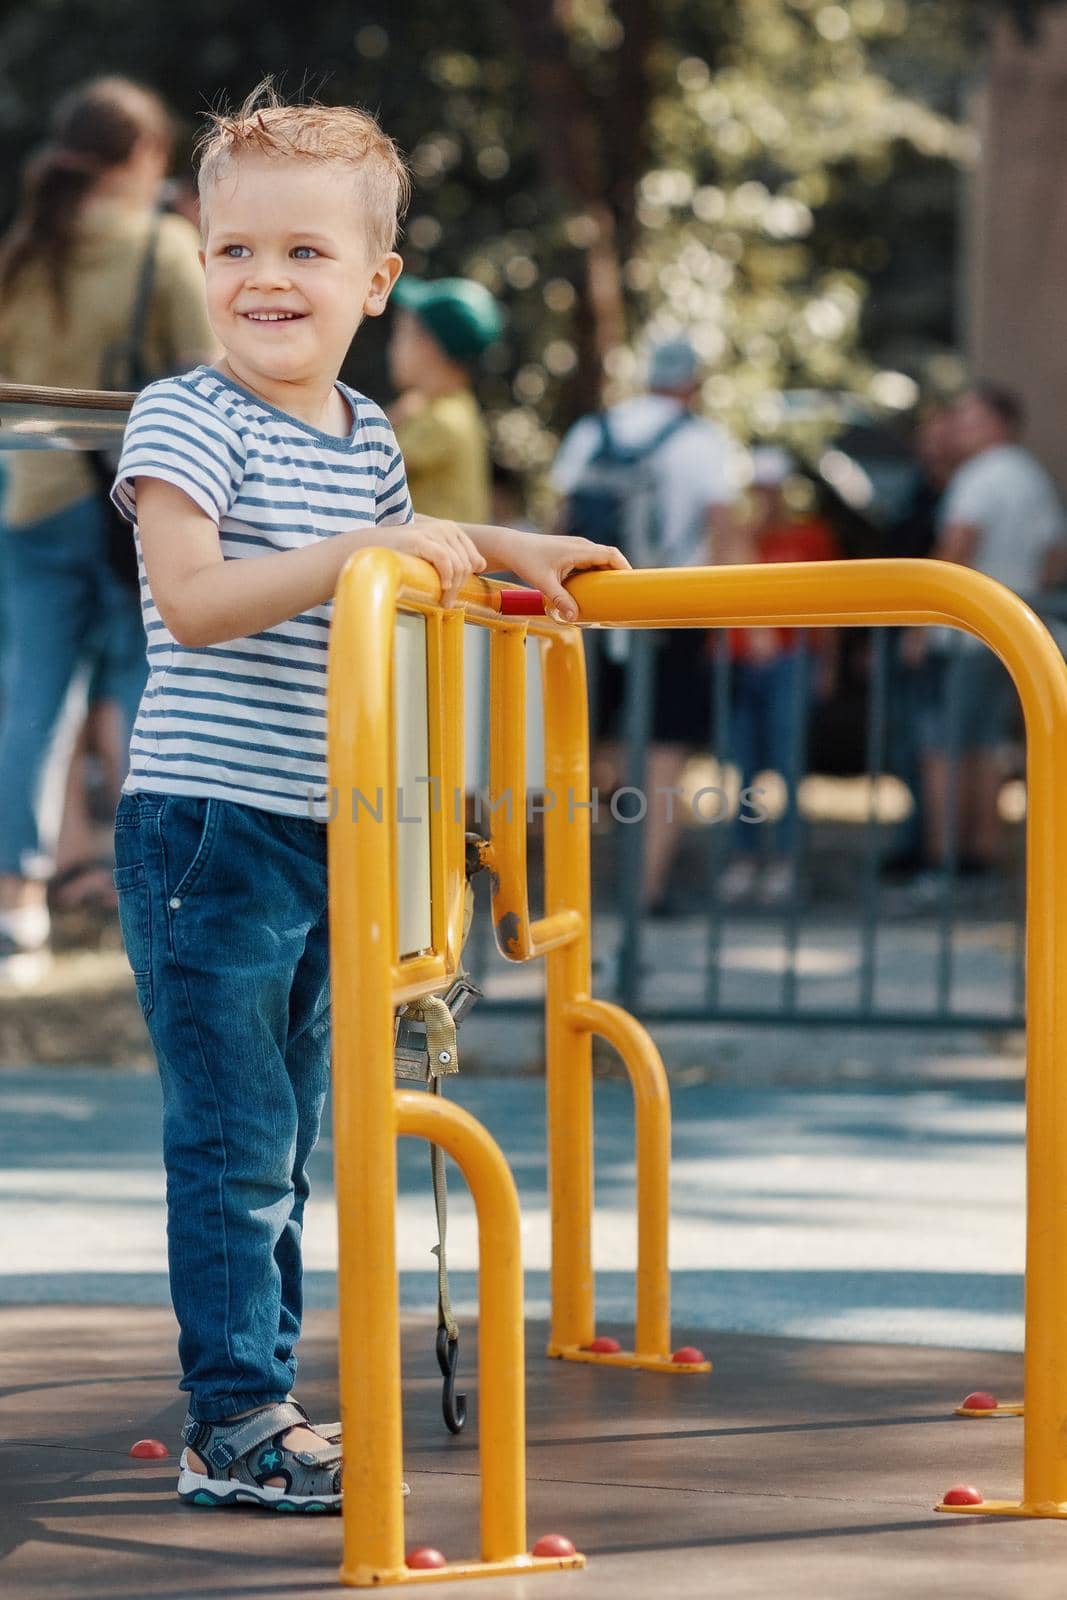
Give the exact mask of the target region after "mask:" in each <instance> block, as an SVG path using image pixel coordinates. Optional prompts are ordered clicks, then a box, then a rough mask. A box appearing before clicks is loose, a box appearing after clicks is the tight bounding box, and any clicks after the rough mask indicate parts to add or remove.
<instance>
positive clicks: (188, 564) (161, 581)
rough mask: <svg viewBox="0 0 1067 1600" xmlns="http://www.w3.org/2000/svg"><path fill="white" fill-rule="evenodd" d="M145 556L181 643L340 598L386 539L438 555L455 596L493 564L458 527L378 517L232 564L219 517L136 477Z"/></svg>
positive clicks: (162, 610) (171, 489)
mask: <svg viewBox="0 0 1067 1600" xmlns="http://www.w3.org/2000/svg"><path fill="white" fill-rule="evenodd" d="M136 491H137V526H138V531H139V533H140V536H141V553H142V555H143V557H144V564H145V570H146V572H147V574H148V582H149V586H150V588H151V590H152V598H153V600H154V601H155V604H156V608H157V610H158V611H159V614H160V616H161V617H162V618H163V621H164V623H165V624H166V626H167V628H168V629H169V630H170V632H171V633H172V634H173V635H174V637H175V639H177V641H178V643H179V644H183V645H187V646H189V647H190V648H194V649H195V648H199V647H201V646H204V645H209V644H219V643H221V642H222V640H224V639H241V638H248V637H249V636H250V635H251V634H254V633H262V632H263V631H264V630H265V629H267V628H272V627H275V626H276V625H277V624H278V623H279V622H285V621H287V620H288V619H289V618H290V617H297V616H299V615H300V614H301V612H303V611H309V610H311V609H312V607H314V606H318V605H322V604H324V603H325V602H326V601H327V600H330V599H331V598H332V597H333V593H334V590H335V589H336V587H337V580H338V578H339V577H340V576H341V570H342V568H343V567H344V565H345V562H346V561H347V560H348V558H349V556H351V555H352V554H353V553H354V552H355V551H356V550H362V549H366V548H368V547H371V546H382V545H386V546H389V547H391V548H393V549H396V550H401V551H402V552H403V553H404V554H405V555H414V556H421V557H422V558H423V559H424V560H426V561H429V562H430V563H431V564H432V565H433V566H434V567H435V568H436V570H437V572H438V574H439V575H440V578H441V584H442V588H443V589H444V590H445V591H446V592H450V593H452V594H454V592H455V590H456V589H458V587H459V585H460V584H461V583H462V582H463V580H464V578H466V577H467V576H468V574H469V573H471V572H482V571H484V570H485V561H484V560H483V558H482V556H481V555H480V554H479V552H478V550H477V549H476V547H475V545H474V544H473V542H472V541H471V540H470V539H469V538H468V537H467V535H466V534H465V533H464V532H463V530H462V529H461V528H459V527H458V526H457V524H455V523H452V522H442V521H438V520H437V519H436V518H431V517H416V518H415V519H414V521H413V522H408V523H404V524H402V525H397V526H382V525H377V524H374V523H370V524H368V525H367V526H366V527H358V528H350V529H348V530H347V531H346V532H344V533H337V534H334V535H333V536H332V537H331V538H329V539H320V540H317V541H316V543H314V544H311V545H307V546H305V548H304V549H302V550H279V551H276V552H275V553H273V554H272V555H266V556H258V557H253V558H249V559H247V560H241V561H227V560H225V559H224V557H223V554H222V548H221V546H220V544H219V529H218V524H217V522H215V521H214V519H213V518H211V517H209V516H208V515H207V514H206V512H204V511H202V510H201V509H200V507H199V506H197V505H196V504H195V503H194V502H193V501H192V500H191V499H190V498H189V496H188V495H187V494H185V493H184V492H183V491H182V490H181V489H178V488H176V487H175V486H174V485H173V484H170V483H166V482H164V480H163V479H161V478H151V477H140V476H138V477H137V478H136Z"/></svg>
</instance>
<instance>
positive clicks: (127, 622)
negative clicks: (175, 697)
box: [0, 498, 148, 877]
mask: <svg viewBox="0 0 1067 1600" xmlns="http://www.w3.org/2000/svg"><path fill="white" fill-rule="evenodd" d="M131 537H132V534H131ZM0 553H2V556H3V579H2V583H0V590H2V603H3V607H4V624H3V629H2V633H3V639H4V652H3V686H2V690H0V873H14V874H18V875H20V876H24V877H47V876H48V874H49V873H50V871H51V868H52V862H51V850H52V848H53V847H54V843H55V836H56V835H57V834H58V831H59V820H60V819H59V816H58V815H48V814H46V813H50V812H51V813H54V812H56V811H57V810H58V811H59V812H61V811H62V795H63V786H62V784H61V783H60V784H59V785H58V790H57V791H56V792H51V793H50V792H47V791H46V781H45V780H46V778H48V777H49V776H50V772H49V757H50V755H51V754H52V753H53V749H54V746H55V742H56V735H57V732H58V731H59V730H60V728H61V721H62V712H63V708H64V702H65V701H66V697H67V691H68V689H69V688H70V685H71V683H72V681H73V680H74V678H75V677H76V675H77V673H78V671H79V668H81V667H82V666H95V668H96V673H97V680H98V690H97V692H98V694H100V693H101V692H106V693H107V694H108V695H110V696H113V697H114V698H115V699H117V700H118V701H119V702H120V704H121V705H122V707H123V710H124V713H125V718H126V730H127V740H126V743H127V745H128V744H129V733H130V732H131V731H132V729H133V721H134V718H135V716H136V715H137V706H138V704H139V702H140V699H141V694H142V691H143V690H144V686H145V682H146V680H147V677H148V659H147V655H146V652H145V635H144V626H143V624H142V621H141V603H140V599H139V597H138V596H137V594H136V593H134V592H133V591H132V590H131V589H128V588H126V587H125V586H124V585H123V584H121V583H120V582H119V580H118V579H117V578H116V577H115V575H114V573H113V572H112V571H111V568H110V566H109V565H108V561H107V553H106V525H105V521H104V514H103V509H102V507H101V506H100V503H99V501H97V500H96V499H95V498H94V499H87V500H81V501H79V502H78V504H77V505H74V506H71V507H69V508H68V509H67V510H66V511H60V512H57V513H56V515H55V516H54V517H46V518H44V519H43V520H42V521H41V522H34V523H31V524H30V525H29V526H27V527H25V528H17V529H6V530H5V531H4V533H3V535H2V537H0ZM101 680H102V681H101ZM63 777H64V779H65V773H64V774H63Z"/></svg>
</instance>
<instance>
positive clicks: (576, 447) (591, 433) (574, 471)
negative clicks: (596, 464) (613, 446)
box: [549, 417, 599, 494]
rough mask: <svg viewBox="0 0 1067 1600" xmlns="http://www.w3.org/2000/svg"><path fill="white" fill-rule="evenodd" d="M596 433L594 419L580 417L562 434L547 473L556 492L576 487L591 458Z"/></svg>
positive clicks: (597, 431)
mask: <svg viewBox="0 0 1067 1600" xmlns="http://www.w3.org/2000/svg"><path fill="white" fill-rule="evenodd" d="M598 433H599V430H598V427H597V423H596V421H595V419H594V418H592V417H582V418H580V419H579V421H577V422H576V423H575V424H574V426H573V428H570V429H569V430H568V432H567V433H566V434H565V435H564V437H563V443H562V444H561V445H560V447H559V453H558V454H557V456H556V459H555V461H553V463H552V470H551V472H550V473H549V482H550V483H551V485H552V487H553V489H555V491H556V493H557V494H570V493H571V492H572V491H573V490H574V489H575V488H577V486H578V483H579V482H580V480H581V476H582V473H583V472H584V471H585V469H586V467H587V466H588V465H589V463H590V461H591V460H592V459H593V454H594V452H595V450H596V444H597V438H598Z"/></svg>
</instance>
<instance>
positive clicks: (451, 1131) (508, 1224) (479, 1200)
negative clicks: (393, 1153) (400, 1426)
mask: <svg viewBox="0 0 1067 1600" xmlns="http://www.w3.org/2000/svg"><path fill="white" fill-rule="evenodd" d="M396 1117H397V1129H398V1131H399V1132H400V1133H403V1134H414V1135H416V1136H418V1137H420V1138H423V1139H429V1140H430V1141H431V1142H432V1143H434V1144H439V1145H440V1146H441V1148H442V1149H444V1150H447V1151H448V1153H449V1155H450V1156H452V1157H453V1158H454V1159H455V1160H456V1161H457V1162H458V1163H459V1165H460V1167H461V1169H462V1171H463V1175H464V1177H465V1178H466V1180H467V1182H468V1184H469V1185H470V1190H471V1193H472V1195H473V1196H474V1204H475V1207H476V1209H477V1213H478V1449H479V1454H480V1459H481V1469H482V1560H483V1561H505V1560H509V1559H510V1558H511V1557H513V1556H517V1555H523V1554H525V1551H526V1462H525V1449H526V1395H525V1373H524V1368H523V1363H524V1348H525V1341H524V1335H523V1303H522V1258H521V1247H520V1242H519V1196H518V1192H517V1191H516V1188H515V1180H514V1178H513V1177H512V1175H511V1172H510V1170H509V1168H508V1164H507V1162H506V1161H505V1160H504V1157H503V1156H502V1155H501V1153H500V1150H499V1147H498V1146H497V1145H496V1144H495V1143H494V1141H493V1140H492V1139H491V1138H490V1136H489V1134H488V1133H487V1132H486V1130H485V1129H484V1128H483V1127H482V1125H481V1123H480V1122H477V1121H475V1119H474V1118H473V1117H472V1116H471V1115H470V1113H469V1112H467V1111H463V1110H461V1109H460V1107H459V1106H457V1105H455V1104H453V1103H452V1102H450V1101H447V1100H441V1099H439V1098H438V1097H437V1096H435V1095H429V1094H425V1093H420V1092H416V1091H412V1090H401V1091H399V1092H398V1093H397V1096H396Z"/></svg>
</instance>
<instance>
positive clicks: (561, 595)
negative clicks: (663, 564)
mask: <svg viewBox="0 0 1067 1600" xmlns="http://www.w3.org/2000/svg"><path fill="white" fill-rule="evenodd" d="M459 527H460V528H462V530H463V532H464V533H465V534H466V535H467V537H468V538H469V539H470V540H471V542H472V543H473V544H474V545H475V547H476V548H477V549H478V550H479V551H480V552H481V555H482V556H483V557H484V560H485V567H486V570H487V571H489V572H513V573H514V574H515V576H516V577H517V578H521V579H522V581H523V582H524V583H528V584H530V585H531V586H532V587H533V588H535V589H540V591H541V593H542V594H543V595H544V597H545V601H546V607H547V609H548V610H549V611H550V612H552V613H553V614H554V615H555V616H557V617H558V618H559V620H560V621H561V622H574V621H576V620H577V617H578V607H577V606H576V605H575V603H574V601H573V600H572V599H571V597H570V595H569V594H568V593H567V591H566V589H564V587H563V582H564V579H565V578H567V577H568V576H569V575H570V573H572V572H578V571H582V570H585V569H588V568H590V567H616V568H619V569H622V570H627V569H628V568H629V566H630V563H629V562H628V561H627V559H626V557H625V556H624V555H623V553H622V551H621V550H617V549H616V548H615V546H614V545H608V544H594V543H593V541H592V540H591V539H578V538H573V537H571V536H569V535H560V534H554V533H527V532H523V531H521V530H520V529H518V528H496V527H492V526H491V525H489V524H484V523H469V522H461V523H460V524H459Z"/></svg>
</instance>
